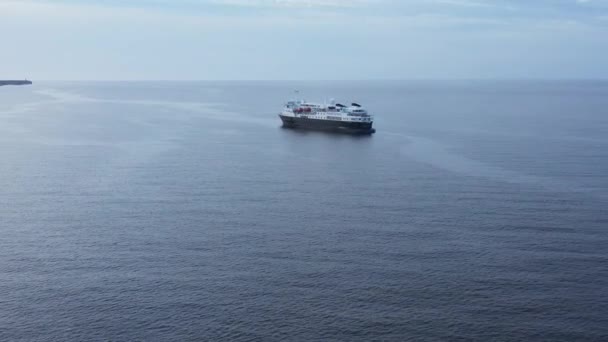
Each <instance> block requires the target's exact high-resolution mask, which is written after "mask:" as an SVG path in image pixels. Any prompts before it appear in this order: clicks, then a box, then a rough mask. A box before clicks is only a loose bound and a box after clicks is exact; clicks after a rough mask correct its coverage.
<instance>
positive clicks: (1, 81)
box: [0, 80, 32, 86]
mask: <svg viewBox="0 0 608 342" xmlns="http://www.w3.org/2000/svg"><path fill="white" fill-rule="evenodd" d="M27 84H32V81H28V80H20V81H17V80H7V81H3V80H0V86H5V85H27Z"/></svg>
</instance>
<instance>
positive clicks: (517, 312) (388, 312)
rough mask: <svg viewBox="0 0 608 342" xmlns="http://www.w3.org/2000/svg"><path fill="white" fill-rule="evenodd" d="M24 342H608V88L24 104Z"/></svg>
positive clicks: (7, 308) (4, 133)
mask: <svg viewBox="0 0 608 342" xmlns="http://www.w3.org/2000/svg"><path fill="white" fill-rule="evenodd" d="M296 89H297V90H299V92H300V96H302V97H305V98H307V99H309V100H318V101H325V100H329V99H330V98H335V99H336V100H338V101H341V102H345V103H350V102H358V103H362V104H363V105H365V106H366V107H367V108H368V109H369V110H370V112H372V113H373V114H375V116H376V120H375V123H374V127H375V128H376V129H377V133H376V134H374V135H373V136H347V135H336V134H328V133H323V132H303V131H294V130H289V129H283V128H281V122H280V119H279V118H278V113H279V111H280V110H281V106H282V104H283V103H284V102H285V101H286V100H288V99H290V98H292V97H293V96H294V90H296ZM0 340H2V341H61V340H63V341H85V340H86V341H218V340H229V341H376V340H377V341H380V340H381V341H606V340H608V82H607V81H356V82H342V81H340V82H338V81H335V82H296V81H292V82H278V81H277V82H253V81H251V82H36V83H35V84H34V85H33V86H29V87H0Z"/></svg>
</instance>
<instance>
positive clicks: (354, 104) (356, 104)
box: [351, 102, 361, 107]
mask: <svg viewBox="0 0 608 342" xmlns="http://www.w3.org/2000/svg"><path fill="white" fill-rule="evenodd" d="M351 105H352V106H353V107H361V105H360V104H358V103H354V102H353V103H351Z"/></svg>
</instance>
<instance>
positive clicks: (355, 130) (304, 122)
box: [279, 114, 376, 134]
mask: <svg viewBox="0 0 608 342" xmlns="http://www.w3.org/2000/svg"><path fill="white" fill-rule="evenodd" d="M279 117H280V118H281V121H283V127H286V128H295V129H307V130H315V131H329V132H340V133H347V134H372V133H375V132H376V130H375V129H374V128H372V124H373V123H372V122H346V121H337V120H319V119H312V118H307V117H293V116H284V115H281V114H279Z"/></svg>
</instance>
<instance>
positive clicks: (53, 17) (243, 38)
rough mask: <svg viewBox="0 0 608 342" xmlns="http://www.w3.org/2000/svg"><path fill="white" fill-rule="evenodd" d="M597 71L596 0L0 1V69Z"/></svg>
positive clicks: (82, 75)
mask: <svg viewBox="0 0 608 342" xmlns="http://www.w3.org/2000/svg"><path fill="white" fill-rule="evenodd" d="M8 78H16V79H23V78H29V79H33V80H351V79H356V80H367V79H374V80H379V79H607V78H608V0H0V79H8Z"/></svg>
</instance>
